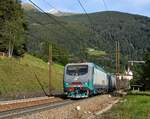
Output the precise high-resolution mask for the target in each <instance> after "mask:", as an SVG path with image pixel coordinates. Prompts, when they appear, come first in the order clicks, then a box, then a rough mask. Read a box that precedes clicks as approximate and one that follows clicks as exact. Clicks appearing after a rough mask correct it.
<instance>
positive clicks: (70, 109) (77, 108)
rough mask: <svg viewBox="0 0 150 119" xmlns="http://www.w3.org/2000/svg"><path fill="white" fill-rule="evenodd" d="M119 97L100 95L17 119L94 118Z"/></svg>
mask: <svg viewBox="0 0 150 119" xmlns="http://www.w3.org/2000/svg"><path fill="white" fill-rule="evenodd" d="M118 99H119V98H118V97H111V96H110V95H100V96H95V97H92V98H89V99H84V100H77V101H76V102H75V103H73V104H68V105H66V106H63V107H60V108H55V109H51V110H46V111H41V112H38V113H32V114H30V115H24V116H22V117H18V118H16V119H93V118H95V116H96V115H97V114H98V113H101V112H103V111H107V108H108V107H110V105H113V104H114V103H116V102H117V100H118ZM110 108H111V107H110ZM108 109H109V108H108Z"/></svg>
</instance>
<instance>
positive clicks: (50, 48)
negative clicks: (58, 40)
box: [48, 44, 52, 96]
mask: <svg viewBox="0 0 150 119" xmlns="http://www.w3.org/2000/svg"><path fill="white" fill-rule="evenodd" d="M48 63H49V96H50V95H51V89H52V87H51V80H52V69H51V66H52V45H51V44H50V45H49V60H48Z"/></svg>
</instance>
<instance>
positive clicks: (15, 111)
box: [0, 99, 74, 119]
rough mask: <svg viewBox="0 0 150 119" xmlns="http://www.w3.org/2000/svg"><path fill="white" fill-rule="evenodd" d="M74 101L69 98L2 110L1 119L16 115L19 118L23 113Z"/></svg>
mask: <svg viewBox="0 0 150 119" xmlns="http://www.w3.org/2000/svg"><path fill="white" fill-rule="evenodd" d="M73 102H74V100H69V99H67V100H64V101H60V102H55V103H47V104H40V105H36V106H30V107H25V108H20V109H13V110H8V111H3V112H0V119H12V118H15V117H16V118H17V117H19V116H21V115H26V114H31V113H33V112H39V111H45V110H49V109H54V108H58V107H62V106H65V105H67V104H71V103H73Z"/></svg>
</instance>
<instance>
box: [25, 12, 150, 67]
mask: <svg viewBox="0 0 150 119" xmlns="http://www.w3.org/2000/svg"><path fill="white" fill-rule="evenodd" d="M25 13H26V16H27V19H28V23H29V42H28V49H29V51H30V52H34V53H40V54H41V53H42V49H43V46H42V42H45V41H48V42H55V43H57V44H59V45H61V46H62V47H64V48H66V49H68V50H69V52H70V53H73V54H75V55H78V56H85V54H86V49H87V48H93V49H95V50H100V51H105V52H106V53H107V57H103V59H104V60H103V61H105V62H108V63H109V62H111V64H113V65H114V64H115V63H114V60H115V58H114V55H115V54H114V53H115V42H116V41H117V40H118V41H119V42H120V49H121V58H122V60H121V63H124V62H125V61H126V62H127V60H142V59H143V56H144V53H145V52H146V50H147V48H149V47H150V40H149V39H150V18H148V17H144V16H139V15H132V14H127V13H121V12H114V11H109V12H97V13H92V14H89V16H90V18H91V19H92V23H93V26H92V27H91V24H90V23H89V21H88V19H87V16H86V15H84V14H80V15H72V16H61V17H54V16H53V15H52V16H53V17H54V18H56V19H57V20H59V21H61V24H62V25H63V26H65V28H62V27H61V26H60V25H59V24H58V23H56V22H54V21H53V20H52V19H50V18H48V17H47V16H46V15H44V14H42V13H40V12H31V11H30V12H25ZM28 16H30V17H28ZM31 17H32V19H31ZM33 19H34V20H33ZM35 19H36V20H38V21H40V22H42V25H41V24H39V23H37V22H36V21H35ZM35 24H36V25H35ZM66 29H67V30H66ZM93 29H94V31H93ZM68 31H70V32H71V33H70V32H68ZM72 32H73V33H72ZM35 37H36V38H35ZM35 39H36V40H35ZM81 49H82V50H81ZM83 49H84V50H83ZM88 60H90V61H94V62H97V61H96V60H94V58H92V59H91V57H90V56H89V57H88ZM98 62H99V61H98ZM105 62H99V63H105ZM108 63H107V64H108ZM104 65H105V64H104ZM124 65H125V64H124Z"/></svg>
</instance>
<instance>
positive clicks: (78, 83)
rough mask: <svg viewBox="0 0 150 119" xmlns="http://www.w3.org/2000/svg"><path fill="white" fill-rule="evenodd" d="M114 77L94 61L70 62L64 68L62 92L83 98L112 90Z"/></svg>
mask: <svg viewBox="0 0 150 119" xmlns="http://www.w3.org/2000/svg"><path fill="white" fill-rule="evenodd" d="M115 88H116V78H115V77H114V76H113V75H111V74H108V73H106V72H105V71H104V70H103V69H102V68H101V67H99V66H97V65H95V64H94V63H70V64H67V65H66V66H65V69H64V93H65V94H66V95H67V96H68V97H70V98H85V97H89V96H90V95H95V94H98V93H103V92H108V91H113V90H114V89H115Z"/></svg>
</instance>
